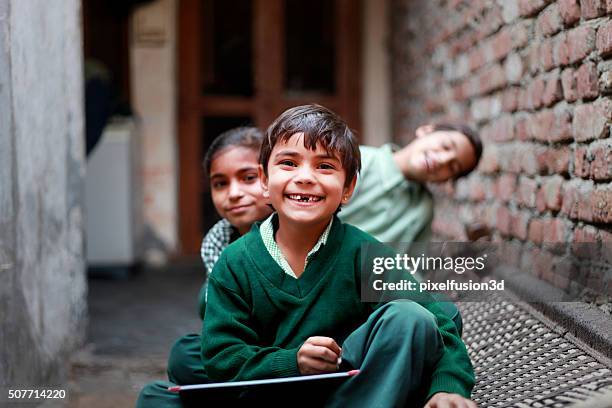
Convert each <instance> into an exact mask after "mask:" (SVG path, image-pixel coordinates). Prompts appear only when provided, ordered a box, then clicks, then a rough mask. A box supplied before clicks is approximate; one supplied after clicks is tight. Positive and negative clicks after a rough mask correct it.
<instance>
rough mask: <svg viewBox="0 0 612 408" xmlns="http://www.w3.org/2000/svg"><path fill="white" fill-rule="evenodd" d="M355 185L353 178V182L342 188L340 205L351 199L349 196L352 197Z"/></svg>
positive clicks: (354, 178) (355, 178)
mask: <svg viewBox="0 0 612 408" xmlns="http://www.w3.org/2000/svg"><path fill="white" fill-rule="evenodd" d="M356 185H357V176H355V177H353V180H351V184H349V185H348V186H346V187H344V190H343V191H342V204H346V203H348V201H349V200H350V199H351V196H352V195H353V192H354V191H355V186H356Z"/></svg>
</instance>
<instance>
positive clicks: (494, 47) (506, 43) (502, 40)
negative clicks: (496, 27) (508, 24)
mask: <svg viewBox="0 0 612 408" xmlns="http://www.w3.org/2000/svg"><path fill="white" fill-rule="evenodd" d="M489 44H490V45H491V52H492V58H493V60H494V61H497V60H500V59H502V58H504V57H505V56H506V55H508V54H509V53H510V51H512V33H511V32H510V30H509V29H504V30H502V31H500V32H499V33H498V34H496V35H494V36H493V37H492V38H491V40H490V43H489Z"/></svg>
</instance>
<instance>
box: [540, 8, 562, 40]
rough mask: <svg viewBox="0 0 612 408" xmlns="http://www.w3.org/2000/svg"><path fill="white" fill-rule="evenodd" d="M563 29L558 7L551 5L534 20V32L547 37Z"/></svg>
mask: <svg viewBox="0 0 612 408" xmlns="http://www.w3.org/2000/svg"><path fill="white" fill-rule="evenodd" d="M562 28H563V24H562V20H561V15H560V14H559V7H558V6H557V4H555V3H553V4H551V5H550V6H548V7H547V8H546V9H545V10H544V11H543V12H542V13H540V15H539V16H538V18H537V19H536V31H537V32H538V34H540V35H541V36H544V37H547V36H550V35H552V34H555V33H557V32H558V31H559V30H561V29H562Z"/></svg>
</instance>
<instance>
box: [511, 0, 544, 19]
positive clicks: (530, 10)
mask: <svg viewBox="0 0 612 408" xmlns="http://www.w3.org/2000/svg"><path fill="white" fill-rule="evenodd" d="M518 4H519V15H520V16H521V17H529V16H533V15H535V14H537V13H538V11H540V10H542V9H543V8H544V7H546V4H547V1H545V0H518Z"/></svg>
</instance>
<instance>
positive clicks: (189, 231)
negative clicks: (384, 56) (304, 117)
mask: <svg viewBox="0 0 612 408" xmlns="http://www.w3.org/2000/svg"><path fill="white" fill-rule="evenodd" d="M355 3H357V4H358V7H355ZM362 8H363V4H362V2H361V1H359V2H354V1H352V0H336V10H335V12H336V21H338V27H343V29H341V30H339V31H338V33H337V34H336V35H337V36H338V42H337V47H338V48H337V52H336V57H337V60H336V73H335V75H336V84H337V91H336V93H335V95H334V96H323V97H316V96H312V97H307V96H305V97H297V98H296V97H293V98H289V97H285V96H284V94H283V84H284V81H283V73H284V69H283V64H284V47H283V46H284V44H283V35H282V34H283V33H282V29H283V25H282V24H279V22H282V21H283V18H284V16H283V0H253V13H254V18H253V23H254V24H253V30H254V35H253V50H254V54H253V62H254V73H253V74H254V95H253V96H252V97H239V96H237V97H234V96H202V95H201V87H200V84H201V76H200V75H201V74H200V51H199V50H200V45H201V44H200V29H199V26H198V24H199V22H200V14H201V13H200V11H201V10H200V0H179V12H178V41H177V46H178V52H177V64H178V70H177V73H178V77H177V82H178V90H179V91H178V93H179V94H178V100H179V103H178V126H177V129H178V135H177V138H178V147H179V148H178V152H179V197H178V198H179V205H178V208H179V239H180V249H179V253H180V254H181V255H195V254H198V253H199V249H200V243H201V240H202V236H203V231H201V225H202V213H201V211H202V209H201V208H202V203H201V194H200V193H199V192H200V191H201V190H200V189H201V187H202V185H201V183H202V180H203V177H202V175H203V169H202V166H201V163H200V160H201V148H202V146H201V135H202V116H204V115H218V116H224V115H227V116H240V115H244V116H250V117H252V118H253V119H254V121H255V125H256V126H258V127H260V128H262V129H265V128H266V127H267V126H268V125H269V124H270V123H271V122H272V120H274V118H275V117H276V116H277V115H278V113H280V112H281V111H282V110H284V109H286V108H288V107H290V106H294V105H299V104H305V103H310V102H313V98H314V99H316V101H317V102H318V103H320V104H322V105H325V106H327V107H329V108H330V109H332V110H334V111H336V112H337V113H338V114H340V115H341V116H342V117H343V118H344V119H345V120H346V121H347V123H349V125H350V126H351V127H353V128H354V129H355V130H356V131H357V132H359V130H360V129H361V121H360V116H361V115H360V108H361V103H360V96H361V87H360V83H361V61H360V59H361V54H360V51H361V45H362V39H361V10H362ZM194 50H195V51H194ZM263 56H265V57H263ZM194 84H196V85H194Z"/></svg>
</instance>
